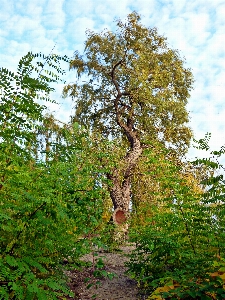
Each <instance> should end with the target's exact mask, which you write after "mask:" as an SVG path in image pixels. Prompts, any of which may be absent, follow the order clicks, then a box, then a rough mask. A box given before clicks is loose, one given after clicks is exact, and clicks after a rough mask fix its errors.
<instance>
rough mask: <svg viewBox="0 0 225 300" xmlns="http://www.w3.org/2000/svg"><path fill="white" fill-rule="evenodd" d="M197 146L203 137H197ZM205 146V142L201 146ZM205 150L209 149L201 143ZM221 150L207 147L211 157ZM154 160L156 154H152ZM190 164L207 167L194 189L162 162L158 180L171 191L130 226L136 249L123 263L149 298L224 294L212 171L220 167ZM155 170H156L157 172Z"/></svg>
mask: <svg viewBox="0 0 225 300" xmlns="http://www.w3.org/2000/svg"><path fill="white" fill-rule="evenodd" d="M199 144H200V147H205V146H206V145H207V140H206V139H204V140H200V142H199ZM207 147H208V145H207ZM207 149H209V148H207ZM223 153H224V148H223V147H222V149H221V150H220V151H212V152H211V154H212V155H214V156H220V155H222V154H223ZM155 160H156V164H157V157H155ZM192 164H193V165H200V166H201V165H204V166H207V170H208V178H206V179H205V180H203V181H202V182H201V184H202V185H203V186H205V189H203V190H204V193H202V192H200V191H199V193H196V192H194V191H193V190H192V189H191V188H190V185H188V184H187V182H185V180H184V178H181V176H179V170H178V169H177V167H175V166H174V165H172V164H171V163H169V162H167V168H165V163H164V165H163V171H164V173H165V177H164V178H162V177H161V176H160V177H159V178H158V180H161V183H162V185H163V186H164V189H165V190H168V189H169V190H171V191H173V193H172V194H171V195H168V193H167V195H166V197H163V194H162V193H161V194H160V195H161V200H158V202H159V204H158V205H155V204H153V205H152V206H151V214H149V216H148V218H147V221H146V222H148V224H146V223H145V224H144V226H143V225H140V226H139V227H137V225H136V227H135V228H134V230H133V232H132V233H131V236H132V241H134V242H135V243H136V244H137V249H136V250H135V251H134V252H133V254H132V255H131V260H130V262H129V264H128V266H129V273H130V274H132V276H133V277H135V279H137V280H138V282H139V284H140V286H141V287H142V288H143V289H144V290H146V291H147V292H148V293H149V294H151V296H150V298H149V299H190V298H194V299H224V297H225V288H224V286H225V280H224V279H225V275H224V274H225V268H224V262H225V258H224V250H225V243H224V232H225V228H224V221H225V212H224V203H223V199H224V191H225V187H224V181H223V175H221V174H220V175H218V174H215V171H217V170H218V169H219V168H220V167H221V166H220V165H219V163H218V162H215V160H214V161H213V160H212V159H197V160H196V161H194V162H192ZM160 171H161V170H159V172H160Z"/></svg>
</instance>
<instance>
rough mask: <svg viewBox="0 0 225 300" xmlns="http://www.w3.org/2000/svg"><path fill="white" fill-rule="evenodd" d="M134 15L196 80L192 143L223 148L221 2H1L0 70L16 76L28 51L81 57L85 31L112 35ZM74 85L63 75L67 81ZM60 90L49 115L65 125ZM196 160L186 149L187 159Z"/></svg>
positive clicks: (224, 29) (224, 31)
mask: <svg viewBox="0 0 225 300" xmlns="http://www.w3.org/2000/svg"><path fill="white" fill-rule="evenodd" d="M133 10H136V11H137V12H138V13H140V14H141V16H142V23H143V24H144V25H146V26H148V27H157V28H158V31H159V34H162V35H164V36H165V37H167V41H168V44H169V46H170V47H172V48H174V49H178V50H179V51H180V54H181V57H185V58H186V67H189V68H191V69H192V72H193V74H194V78H195V84H194V90H193V91H192V93H191V98H190V99H189V103H188V106H187V109H188V111H189V112H190V117H191V119H190V126H191V128H192V129H193V131H194V134H195V137H196V138H197V139H199V138H203V137H204V135H205V133H206V132H211V133H212V138H211V142H210V146H212V149H213V150H216V149H219V148H220V146H221V145H223V144H225V0H119V1H115V0H113V1H112V0H32V1H29V0H1V10H0V66H2V67H6V68H9V69H10V70H15V69H16V66H17V64H18V61H19V59H20V58H21V57H22V56H23V55H25V54H26V53H27V52H28V51H32V52H34V53H36V52H42V53H45V54H48V53H50V51H51V49H52V48H53V47H54V45H55V44H56V46H55V48H54V52H55V53H57V54H62V55H65V54H66V55H68V56H70V57H71V56H72V55H73V53H74V51H75V50H79V51H81V52H82V50H83V45H84V41H85V30H86V29H91V30H94V31H97V32H99V31H101V30H103V29H104V28H108V29H110V30H114V29H115V23H114V22H113V21H114V20H115V19H117V18H121V19H125V17H126V16H127V14H128V13H130V12H132V11H133ZM73 80H75V74H74V73H73V72H69V71H68V75H67V81H68V82H72V81H73ZM61 90H62V85H58V86H57V93H56V94H55V97H56V98H57V100H58V101H59V102H60V105H59V106H57V105H53V104H49V109H50V110H51V111H54V112H55V114H56V116H57V118H58V119H59V120H61V121H67V120H69V115H70V114H71V112H72V106H73V105H72V103H71V100H70V99H66V100H63V99H61V98H60V94H61ZM199 155H200V156H201V155H202V153H200V152H198V151H197V150H194V149H193V148H192V149H190V151H189V157H190V158H193V157H195V156H199ZM203 156H204V155H203ZM224 161H225V160H224Z"/></svg>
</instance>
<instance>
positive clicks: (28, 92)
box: [0, 53, 105, 300]
mask: <svg viewBox="0 0 225 300" xmlns="http://www.w3.org/2000/svg"><path fill="white" fill-rule="evenodd" d="M38 57H40V55H33V54H31V53H29V54H28V55H27V56H25V57H24V58H23V59H22V60H21V61H20V63H19V67H18V72H17V73H16V74H14V73H12V72H10V71H8V70H6V69H2V70H1V72H0V74H1V87H2V89H1V104H2V106H1V121H0V126H1V141H0V166H1V167H0V247H1V255H0V295H1V296H0V299H4V300H5V299H21V300H22V299H41V300H43V299H63V296H64V295H66V294H71V293H70V291H69V290H68V289H67V287H66V277H65V275H64V272H63V271H64V269H65V266H63V264H62V262H63V260H64V259H65V258H69V259H70V260H71V262H74V264H75V265H76V263H77V262H78V258H79V257H80V256H81V255H82V254H84V253H86V252H88V251H90V247H91V245H92V242H91V238H86V237H91V235H92V234H93V233H96V232H97V229H98V227H99V226H100V225H101V223H102V206H103V205H102V201H103V199H104V197H105V191H104V189H102V187H101V186H100V185H99V184H98V178H99V176H100V175H101V169H100V168H99V166H98V163H97V161H98V159H97V158H96V157H95V159H93V157H94V156H95V155H96V153H95V152H94V151H93V149H91V143H90V142H89V137H88V135H87V134H86V133H85V132H84V131H83V130H82V129H81V128H80V127H79V125H78V124H74V125H72V126H71V127H66V126H65V127H64V128H59V127H54V130H55V133H56V128H57V130H58V132H59V133H60V140H59V139H58V140H57V138H55V139H53V137H52V140H49V149H48V151H49V152H48V159H46V160H43V159H42V157H41V155H40V151H42V150H43V149H42V148H41V143H42V142H43V138H41V137H40V133H43V129H44V126H46V124H47V123H48V121H47V120H48V119H49V117H48V118H45V116H44V114H43V112H44V106H43V105H41V104H38V103H37V99H39V100H40V98H43V99H42V100H48V94H49V92H50V91H51V90H52V89H51V88H50V87H49V84H50V83H51V82H54V81H55V80H58V77H57V76H56V75H54V74H53V73H50V71H49V70H48V69H47V70H46V71H47V74H48V75H49V76H50V77H49V76H45V75H43V76H42V75H41V71H45V69H43V68H44V64H45V63H47V64H48V65H49V66H51V67H53V68H55V69H56V71H59V73H60V72H61V71H60V69H59V67H58V62H59V60H61V59H62V58H60V57H58V56H55V55H51V57H45V56H42V58H44V63H41V62H37V64H36V66H37V67H34V66H33V64H34V61H33V60H34V59H35V58H38ZM54 63H56V65H54ZM38 67H40V68H39V69H38ZM38 70H39V71H38ZM33 71H37V72H38V76H37V77H35V76H34V74H33ZM32 76H34V77H32ZM51 77H52V78H53V79H51ZM50 127H51V126H50ZM45 132H46V131H45ZM55 137H57V135H55ZM44 151H45V150H44ZM45 152H46V151H45ZM93 161H95V163H93Z"/></svg>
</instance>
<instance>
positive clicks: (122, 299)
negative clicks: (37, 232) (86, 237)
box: [67, 245, 147, 300]
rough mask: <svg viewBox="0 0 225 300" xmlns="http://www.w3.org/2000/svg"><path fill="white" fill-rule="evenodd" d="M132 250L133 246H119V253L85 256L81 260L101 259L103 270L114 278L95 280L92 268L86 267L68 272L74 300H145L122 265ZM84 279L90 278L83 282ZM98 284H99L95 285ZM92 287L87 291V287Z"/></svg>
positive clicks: (99, 253)
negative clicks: (89, 285)
mask: <svg viewBox="0 0 225 300" xmlns="http://www.w3.org/2000/svg"><path fill="white" fill-rule="evenodd" d="M133 249H134V246H133V245H127V246H121V247H120V250H121V251H120V252H112V253H107V252H103V251H99V252H97V256H93V255H92V254H88V255H85V256H84V257H83V258H82V260H83V261H85V262H92V263H93V259H94V260H97V259H99V258H102V261H103V262H104V265H105V266H104V270H105V271H107V272H109V273H114V274H115V275H116V277H114V278H113V279H109V278H106V277H100V278H96V277H94V276H93V271H94V270H93V267H86V268H84V269H83V270H82V271H77V270H74V271H69V272H67V276H68V277H69V279H70V283H69V287H70V289H71V290H72V291H73V292H74V293H75V298H68V299H76V300H90V299H96V300H137V299H139V300H140V299H142V300H144V299H147V297H146V298H145V296H141V295H140V294H139V291H138V287H137V282H136V281H135V280H133V279H130V278H129V277H128V276H127V275H126V274H125V272H126V270H127V268H126V267H125V265H124V263H125V262H126V261H128V257H126V254H128V253H130V252H131V251H132V250H133ZM85 278H90V280H89V281H88V282H85ZM97 282H99V284H98V283H97ZM88 284H92V286H91V287H90V288H89V289H87V285H88Z"/></svg>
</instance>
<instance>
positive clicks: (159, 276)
mask: <svg viewBox="0 0 225 300" xmlns="http://www.w3.org/2000/svg"><path fill="white" fill-rule="evenodd" d="M116 25H117V31H116V32H110V31H107V30H104V31H103V32H101V33H95V32H92V31H87V39H86V42H85V50H84V53H83V54H80V53H79V52H77V51H76V52H75V53H74V57H72V58H69V57H67V56H66V55H65V56H60V55H57V54H53V53H51V54H49V55H45V54H43V53H37V54H34V53H31V52H29V53H28V54H27V55H25V56H24V57H22V58H21V60H20V61H19V63H18V67H17V71H16V72H12V71H10V70H8V69H6V68H3V67H2V68H1V69H0V105H1V109H0V165H1V167H0V248H1V254H0V299H2V300H9V299H10V300H13V299H15V300H24V299H31V300H32V299H38V300H44V299H47V300H48V299H69V298H67V297H71V298H70V299H76V298H74V297H75V295H74V294H73V292H72V291H71V290H70V288H69V286H68V278H67V276H66V272H65V271H66V270H71V269H78V268H81V267H82V264H81V257H82V256H83V255H85V254H87V253H90V252H91V251H92V250H93V245H95V247H97V248H98V249H100V248H101V249H105V251H113V249H116V248H117V247H119V246H120V245H122V244H124V243H132V244H133V245H135V249H134V250H133V251H132V253H131V254H130V256H129V261H128V262H127V268H128V271H127V272H128V274H129V276H130V277H131V278H133V279H135V280H136V282H137V284H138V287H139V289H140V290H142V291H145V293H146V295H147V296H146V297H147V298H145V299H149V300H150V299H225V255H224V250H225V208H224V201H223V199H224V193H225V180H224V178H223V175H222V174H223V171H224V167H223V166H222V165H221V164H220V163H219V160H218V159H219V158H220V157H221V156H222V155H224V153H225V147H221V149H220V150H211V149H210V147H209V139H210V133H206V135H205V137H204V138H202V139H200V140H196V139H195V138H194V133H193V132H192V130H191V128H190V127H189V125H188V122H189V114H188V111H187V107H186V106H187V103H188V99H189V98H190V93H191V90H192V89H193V82H194V79H193V76H192V72H191V70H190V69H188V68H185V63H184V60H183V59H182V58H181V56H180V54H179V52H178V51H177V50H173V49H170V48H169V46H168V44H167V41H166V38H165V37H164V36H161V35H159V34H158V32H157V29H156V28H150V29H149V28H147V27H145V26H144V25H142V23H141V18H140V16H139V15H138V14H137V13H135V12H133V13H131V14H129V15H128V16H127V19H126V22H124V23H123V22H122V21H121V20H118V21H117V24H116ZM65 65H66V66H67V67H68V66H69V69H70V72H71V73H73V74H74V82H73V83H70V84H66V83H64V81H63V76H64V74H65V70H64V67H63V66H65ZM62 83H63V85H64V88H63V90H62V97H63V98H66V97H70V98H71V99H72V100H73V102H74V107H75V113H74V115H73V116H71V120H70V122H67V123H63V122H62V121H60V120H57V118H56V116H55V115H54V113H49V112H48V113H47V112H46V111H47V110H46V105H47V103H49V102H54V100H53V99H52V98H51V93H52V92H53V91H54V86H55V85H56V84H62ZM191 142H194V143H195V147H196V148H198V149H203V150H206V151H207V152H208V153H209V157H210V158H196V159H195V160H194V161H189V160H188V159H187V157H186V154H187V151H188V149H189V147H190V145H191ZM65 260H66V261H67V262H69V263H67V264H64V263H63V262H64V261H65ZM83 267H85V266H83ZM95 274H97V275H96V276H99V274H100V275H101V276H105V277H107V276H108V277H111V276H112V277H113V274H109V273H107V272H106V271H105V270H104V266H102V265H101V264H98V263H96V266H95ZM128 300H129V299H128Z"/></svg>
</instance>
